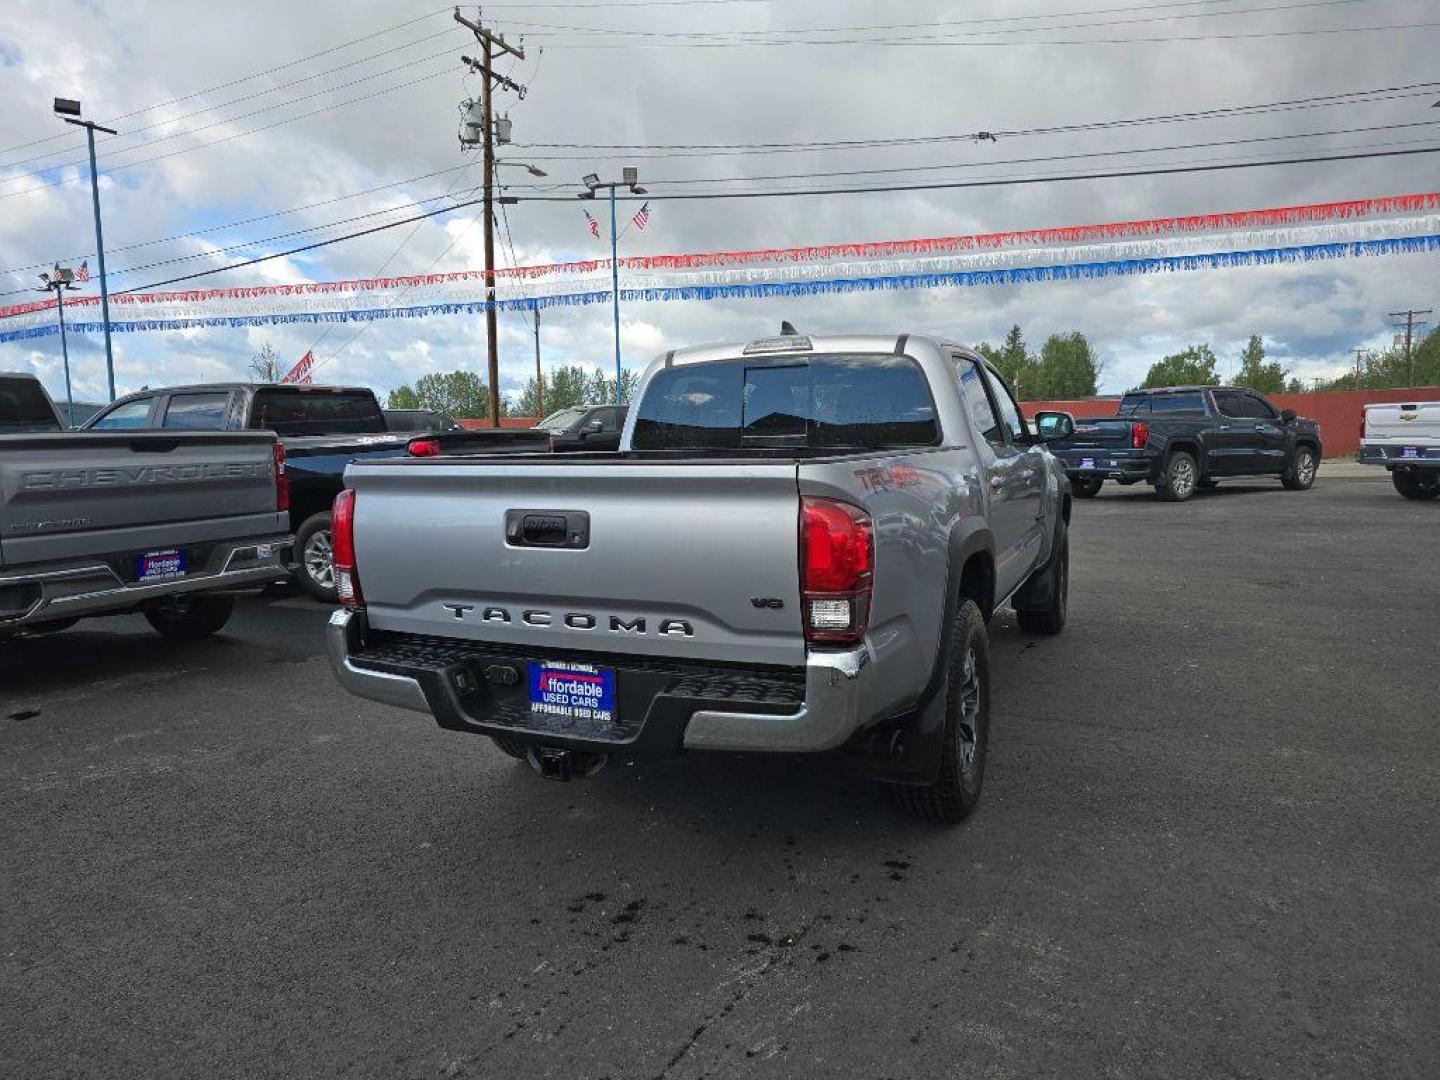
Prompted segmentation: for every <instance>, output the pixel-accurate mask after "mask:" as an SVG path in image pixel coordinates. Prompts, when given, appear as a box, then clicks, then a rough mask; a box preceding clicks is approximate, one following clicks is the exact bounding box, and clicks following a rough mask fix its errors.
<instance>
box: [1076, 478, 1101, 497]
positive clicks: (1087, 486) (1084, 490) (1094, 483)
mask: <svg viewBox="0 0 1440 1080" xmlns="http://www.w3.org/2000/svg"><path fill="white" fill-rule="evenodd" d="M1104 484H1105V478H1104V477H1103V476H1086V477H1082V478H1081V479H1079V480H1071V481H1070V493H1071V494H1072V495H1074V496H1075V497H1076V498H1077V499H1093V498H1094V497H1095V496H1096V495H1099V494H1100V489H1101V487H1103V486H1104Z"/></svg>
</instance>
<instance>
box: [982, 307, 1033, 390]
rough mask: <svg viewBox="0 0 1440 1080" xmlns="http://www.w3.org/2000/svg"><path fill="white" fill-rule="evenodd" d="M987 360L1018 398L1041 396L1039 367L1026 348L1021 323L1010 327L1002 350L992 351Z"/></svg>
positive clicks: (1001, 347)
mask: <svg viewBox="0 0 1440 1080" xmlns="http://www.w3.org/2000/svg"><path fill="white" fill-rule="evenodd" d="M985 358H986V359H987V360H989V361H990V362H991V363H992V364H994V365H995V370H996V371H998V372H1000V374H1001V375H1002V376H1004V378H1005V381H1006V382H1007V383H1009V384H1010V389H1012V390H1014V391H1015V396H1016V397H1019V398H1026V399H1029V398H1035V397H1039V396H1040V391H1039V389H1038V387H1037V385H1036V381H1037V370H1036V369H1037V367H1038V365H1037V364H1036V362H1035V358H1034V357H1033V356H1031V355H1030V352H1029V350H1028V349H1027V348H1026V346H1025V337H1024V335H1023V334H1022V333H1021V332H1020V324H1019V323H1016V324H1015V325H1014V326H1012V327H1010V332H1009V333H1007V334H1006V335H1005V341H1004V342H1003V343H1002V344H1001V346H1000V348H998V349H993V350H991V351H990V353H989V354H988V355H986V357H985Z"/></svg>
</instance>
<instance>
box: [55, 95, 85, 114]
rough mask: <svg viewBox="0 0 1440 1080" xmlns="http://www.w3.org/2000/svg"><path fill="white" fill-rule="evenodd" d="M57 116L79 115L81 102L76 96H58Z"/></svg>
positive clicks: (56, 102)
mask: <svg viewBox="0 0 1440 1080" xmlns="http://www.w3.org/2000/svg"><path fill="white" fill-rule="evenodd" d="M55 115H56V116H79V115H80V102H78V101H76V100H75V99H74V98H64V97H57V98H56V99H55Z"/></svg>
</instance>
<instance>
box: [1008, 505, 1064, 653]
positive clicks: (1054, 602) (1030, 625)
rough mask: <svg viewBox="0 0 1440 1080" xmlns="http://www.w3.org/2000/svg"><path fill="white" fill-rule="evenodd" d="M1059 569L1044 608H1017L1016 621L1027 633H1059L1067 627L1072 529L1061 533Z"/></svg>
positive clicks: (1057, 560) (1056, 554)
mask: <svg viewBox="0 0 1440 1080" xmlns="http://www.w3.org/2000/svg"><path fill="white" fill-rule="evenodd" d="M1055 559H1056V563H1057V567H1058V569H1057V570H1056V577H1055V591H1054V593H1053V594H1052V595H1051V596H1050V599H1049V603H1047V604H1046V605H1045V606H1044V607H1042V608H1029V609H1027V610H1025V611H1021V610H1020V609H1019V608H1016V609H1015V618H1016V621H1017V622H1019V623H1020V629H1021V630H1023V631H1024V632H1025V633H1027V634H1058V633H1060V631H1061V630H1063V629H1065V609H1066V607H1067V606H1068V604H1069V598H1070V530H1069V529H1066V530H1065V531H1064V532H1063V533H1062V534H1061V535H1060V547H1059V550H1057V551H1056V553H1055Z"/></svg>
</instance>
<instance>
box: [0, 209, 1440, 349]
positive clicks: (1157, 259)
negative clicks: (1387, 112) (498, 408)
mask: <svg viewBox="0 0 1440 1080" xmlns="http://www.w3.org/2000/svg"><path fill="white" fill-rule="evenodd" d="M1436 250H1440V193H1433V194H1419V195H1397V196H1387V197H1384V198H1377V199H1357V200H1351V201H1347V202H1332V203H1316V204H1311V205H1306V206H1291V207H1280V208H1275V209H1267V210H1246V211H1238V212H1234V213H1228V214H1205V215H1198V216H1193V217H1180V218H1153V219H1147V220H1140V221H1126V222H1114V223H1109V224H1102V225H1080V226H1070V227H1065V228H1051V229H1030V230H1024V231H1018V232H1002V233H983V234H973V235H967V236H946V237H930V238H923V239H915V240H896V241H883V242H878V243H864V244H831V245H824V246H817V247H796V248H771V249H759V250H752V251H728V252H699V253H692V254H683V255H651V256H641V257H634V258H625V259H621V260H620V293H621V298H622V299H623V300H626V301H636V300H713V299H721V298H730V297H760V296H799V295H814V294H820V293H834V292H859V291H890V290H899V289H926V288H947V287H952V288H953V287H966V286H975V285H1008V284H1016V283H1021V282H1037V281H1057V280H1079V279H1087V278H1103V277H1117V276H1124V275H1135V274H1155V273H1170V272H1177V271H1185V270H1204V269H1225V268H1230V267H1241V266H1257V265H1272V264H1280V263H1301V262H1315V261H1321V260H1332V259H1344V258H1366V257H1378V256H1385V255H1397V254H1407V253H1420V252H1431V251H1436ZM609 301H610V263H609V261H608V260H590V261H585V262H573V263H558V264H551V265H544V266H521V267H512V268H506V269H502V270H499V271H497V272H496V305H497V306H499V307H501V308H513V309H517V310H529V309H531V308H542V307H544V308H549V307H557V306H567V307H568V306H577V305H584V304H596V303H608V302H609ZM110 302H111V316H112V318H111V330H112V331H115V332H122V333H123V332H126V331H142V330H143V331H158V330H183V329H191V328H196V327H207V326H256V325H278V324H286V323H330V322H364V321H371V320H378V319H393V318H419V317H424V316H428V315H442V314H463V313H469V312H475V311H483V310H484V309H485V308H486V307H487V306H488V303H487V300H486V297H485V274H484V271H479V270H465V271H460V272H457V273H446V274H424V275H411V276H397V277H383V278H365V279H356V280H350V281H327V282H307V283H303V284H298V285H257V286H240V287H231V288H219V289H190V290H182V291H174V292H138V293H117V294H114V295H112V296H111V298H110ZM65 306H66V308H67V309H69V310H68V311H67V318H66V321H67V323H70V324H71V325H72V326H73V328H74V329H75V330H77V331H79V332H82V333H83V332H94V331H98V330H99V323H98V322H97V321H96V317H97V316H98V310H97V308H98V297H94V296H87V297H75V298H72V299H69V300H67V301H66V305H65ZM53 309H54V301H53V300H52V301H42V302H36V303H30V304H19V305H14V306H12V307H9V308H0V341H14V340H21V339H25V338H34V337H42V336H46V335H48V334H52V333H55V332H57V330H58V326H57V325H56V319H55V312H54V310H53Z"/></svg>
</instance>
